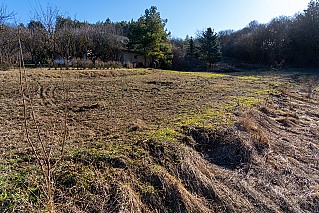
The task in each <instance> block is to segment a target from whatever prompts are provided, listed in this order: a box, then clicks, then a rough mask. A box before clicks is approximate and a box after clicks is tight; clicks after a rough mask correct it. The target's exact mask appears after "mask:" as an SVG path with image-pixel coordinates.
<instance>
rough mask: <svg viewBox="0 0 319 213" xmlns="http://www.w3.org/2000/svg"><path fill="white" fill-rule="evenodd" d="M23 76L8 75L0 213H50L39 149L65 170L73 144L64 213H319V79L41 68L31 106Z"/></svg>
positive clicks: (61, 199) (34, 74) (3, 96)
mask: <svg viewBox="0 0 319 213" xmlns="http://www.w3.org/2000/svg"><path fill="white" fill-rule="evenodd" d="M19 78H20V73H19V70H10V71H5V72H0V82H1V85H2V87H1V88H0V109H1V110H0V119H1V124H2V125H0V143H1V146H0V212H38V211H46V210H48V203H47V201H48V199H47V197H48V192H47V188H46V187H45V177H46V176H45V174H44V173H43V170H41V167H40V164H39V162H44V161H45V159H42V158H41V156H40V159H38V158H37V157H36V155H35V153H34V151H36V152H38V153H40V152H41V149H42V147H41V143H40V141H39V138H41V141H42V143H43V144H44V146H45V147H44V148H43V149H45V150H48V153H49V154H50V162H51V163H52V164H54V163H56V162H59V161H58V159H59V157H60V155H61V152H60V150H59V148H60V146H61V140H62V141H63V138H64V137H65V138H66V140H65V154H64V157H63V161H61V162H59V163H58V166H57V167H56V169H55V170H53V171H52V186H53V195H54V196H53V198H54V199H53V203H54V210H55V212H317V211H319V157H318V156H319V142H318V141H319V140H318V139H319V107H318V103H319V87H318V76H316V75H314V74H308V73H306V72H300V71H282V72H271V71H263V72H249V73H248V72H239V73H229V74H214V73H202V72H198V73H194V72H175V71H161V70H145V69H132V70H124V69H123V70H41V69H32V70H26V71H25V73H23V85H24V88H23V93H24V94H25V98H24V99H23V98H22V96H21V91H20V86H21V85H20V83H19ZM23 100H25V104H23ZM24 109H25V111H26V113H25V114H24ZM65 121H66V126H65V123H64V122H65ZM25 124H27V126H26V127H27V128H25ZM26 129H27V132H28V135H29V137H28V138H27V137H26ZM38 133H39V134H38ZM30 142H31V143H32V144H34V145H35V148H34V149H32V147H30Z"/></svg>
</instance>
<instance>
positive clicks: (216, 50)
mask: <svg viewBox="0 0 319 213" xmlns="http://www.w3.org/2000/svg"><path fill="white" fill-rule="evenodd" d="M198 42H199V53H200V59H201V61H202V62H203V63H204V64H205V65H206V66H207V65H208V67H209V68H212V65H213V64H214V63H216V62H218V61H220V60H221V51H220V44H219V42H218V37H217V33H215V32H214V31H213V30H212V28H207V30H206V31H203V32H202V33H201V35H200V36H199V38H198Z"/></svg>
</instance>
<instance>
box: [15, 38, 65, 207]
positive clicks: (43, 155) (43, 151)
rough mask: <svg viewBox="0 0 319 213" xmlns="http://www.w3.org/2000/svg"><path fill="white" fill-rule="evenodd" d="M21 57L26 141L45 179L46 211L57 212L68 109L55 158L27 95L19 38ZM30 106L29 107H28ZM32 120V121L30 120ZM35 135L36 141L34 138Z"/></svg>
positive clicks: (52, 145) (51, 145)
mask: <svg viewBox="0 0 319 213" xmlns="http://www.w3.org/2000/svg"><path fill="white" fill-rule="evenodd" d="M19 50H20V51H19V56H20V79H19V83H20V93H21V97H22V98H21V99H22V105H23V124H24V135H25V139H26V141H27V143H28V145H29V146H30V148H31V150H32V153H33V155H34V156H35V158H36V162H37V163H38V165H39V166H40V170H41V172H42V174H43V175H44V178H45V183H44V193H45V196H46V198H47V200H46V204H45V205H46V210H47V211H48V212H50V213H53V212H55V204H54V180H53V174H54V172H55V170H56V169H57V167H58V166H59V165H60V164H61V163H62V162H63V158H64V154H65V143H66V137H67V108H66V107H65V109H64V115H63V117H64V124H63V133H62V135H61V136H60V138H58V139H57V144H58V147H57V148H58V149H59V151H58V153H59V154H58V156H57V157H56V158H54V152H55V151H56V150H54V148H55V146H54V144H52V143H51V141H47V140H46V139H45V137H44V136H43V135H44V134H43V132H41V130H40V127H39V124H38V122H37V120H36V117H35V111H34V109H33V103H32V98H31V97H28V95H27V88H28V85H27V80H26V78H27V76H26V69H25V67H24V59H23V51H22V44H21V40H20V38H19ZM28 104H29V105H28ZM28 109H30V111H28ZM30 119H31V120H30ZM31 126H33V127H35V130H34V131H32V130H31ZM32 134H35V139H34V138H33V137H32Z"/></svg>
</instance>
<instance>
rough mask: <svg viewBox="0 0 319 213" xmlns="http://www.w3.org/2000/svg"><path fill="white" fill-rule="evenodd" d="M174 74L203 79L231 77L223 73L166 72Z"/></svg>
mask: <svg viewBox="0 0 319 213" xmlns="http://www.w3.org/2000/svg"><path fill="white" fill-rule="evenodd" d="M164 72H166V73H167V72H168V73H172V74H180V75H190V76H198V77H203V78H221V77H230V75H227V74H221V73H210V72H181V71H170V70H169V71H164Z"/></svg>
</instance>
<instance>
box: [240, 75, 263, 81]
mask: <svg viewBox="0 0 319 213" xmlns="http://www.w3.org/2000/svg"><path fill="white" fill-rule="evenodd" d="M237 78H238V79H241V80H245V81H249V82H253V81H259V80H261V78H260V77H256V76H251V75H247V76H237Z"/></svg>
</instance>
